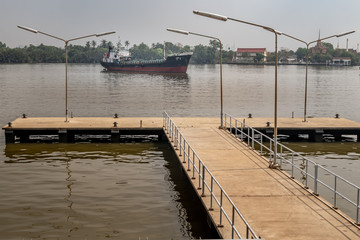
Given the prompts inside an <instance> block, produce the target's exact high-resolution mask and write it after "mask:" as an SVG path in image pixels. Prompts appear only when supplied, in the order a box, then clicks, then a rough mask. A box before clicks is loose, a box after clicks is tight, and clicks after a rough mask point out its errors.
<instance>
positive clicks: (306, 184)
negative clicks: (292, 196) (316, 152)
mask: <svg viewBox="0 0 360 240" xmlns="http://www.w3.org/2000/svg"><path fill="white" fill-rule="evenodd" d="M308 166H309V161H308V160H307V159H306V160H305V188H308Z"/></svg>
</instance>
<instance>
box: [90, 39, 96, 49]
mask: <svg viewBox="0 0 360 240" xmlns="http://www.w3.org/2000/svg"><path fill="white" fill-rule="evenodd" d="M91 46H92V47H93V48H95V47H96V42H95V40H92V41H91Z"/></svg>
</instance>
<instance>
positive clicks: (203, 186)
mask: <svg viewBox="0 0 360 240" xmlns="http://www.w3.org/2000/svg"><path fill="white" fill-rule="evenodd" d="M202 173H203V177H202V193H201V196H202V197H205V165H203V166H202Z"/></svg>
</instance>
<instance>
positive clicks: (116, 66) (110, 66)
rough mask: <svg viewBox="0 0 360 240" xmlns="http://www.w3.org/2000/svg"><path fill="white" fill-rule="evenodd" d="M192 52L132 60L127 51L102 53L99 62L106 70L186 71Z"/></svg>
mask: <svg viewBox="0 0 360 240" xmlns="http://www.w3.org/2000/svg"><path fill="white" fill-rule="evenodd" d="M191 56H192V53H191V52H189V53H180V54H172V55H168V56H167V57H166V58H165V59H157V60H133V59H132V58H131V55H130V53H129V52H128V51H120V52H115V51H111V50H109V52H107V53H104V56H103V59H102V61H101V62H100V63H101V65H102V66H103V67H104V68H105V70H106V71H116V72H117V71H122V72H157V73H186V70H187V67H188V64H189V61H190V58H191Z"/></svg>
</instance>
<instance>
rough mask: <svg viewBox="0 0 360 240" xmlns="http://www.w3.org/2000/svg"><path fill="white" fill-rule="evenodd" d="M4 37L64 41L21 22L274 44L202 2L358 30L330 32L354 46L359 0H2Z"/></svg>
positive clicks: (291, 26)
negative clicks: (183, 32)
mask: <svg viewBox="0 0 360 240" xmlns="http://www.w3.org/2000/svg"><path fill="white" fill-rule="evenodd" d="M0 3H1V5H0V6H1V7H0V30H1V35H0V36H1V37H0V41H1V42H3V43H5V44H6V45H8V46H9V47H18V46H24V45H29V44H33V45H39V44H40V43H43V44H45V45H55V46H63V43H62V42H61V41H59V40H56V39H52V38H49V37H47V36H44V35H40V34H34V33H31V32H27V31H24V30H21V29H19V28H17V25H23V26H27V27H30V28H34V29H37V30H39V31H42V32H46V33H49V34H53V35H56V36H58V37H61V38H64V39H71V38H75V37H80V36H84V35H89V34H93V33H101V32H106V31H116V34H114V35H110V36H105V37H101V38H95V37H93V38H88V39H87V40H83V41H82V40H79V41H76V42H75V41H74V42H73V44H85V42H86V41H92V40H95V41H96V42H97V43H100V41H101V39H106V40H108V41H109V40H110V41H112V42H113V43H114V44H116V42H118V39H119V38H120V39H121V41H122V43H124V42H125V41H126V40H128V41H129V42H130V45H131V46H132V45H133V44H139V43H141V42H144V43H146V44H151V43H157V42H163V41H170V42H173V43H181V44H183V45H186V44H188V45H191V46H194V45H197V44H207V43H208V42H209V39H206V38H201V37H197V36H186V35H180V34H175V33H172V32H168V31H166V28H178V29H183V30H187V31H191V32H196V33H200V34H205V35H212V36H214V37H218V38H220V39H221V40H222V42H223V43H224V46H225V47H226V48H228V47H230V48H231V49H235V48H238V47H266V48H267V50H270V51H273V50H274V35H273V34H272V33H270V32H267V31H265V30H263V29H261V28H256V27H253V26H249V25H245V24H241V23H237V22H234V21H227V22H222V21H217V20H213V19H209V18H205V17H201V16H198V15H195V14H193V12H192V11H193V10H202V11H207V12H213V13H217V14H221V15H225V16H228V17H232V18H237V19H241V20H244V21H249V22H254V23H257V24H261V25H266V26H269V27H272V28H274V29H276V30H278V31H280V32H285V33H288V34H290V35H293V36H296V37H298V38H300V39H303V40H305V41H307V42H309V41H313V40H316V39H317V38H318V35H319V30H320V31H321V37H326V36H330V35H334V34H339V33H342V32H347V31H351V30H355V31H356V33H354V34H352V35H349V36H346V37H343V38H341V39H339V40H338V39H337V38H334V39H333V40H329V42H331V43H332V44H333V45H334V47H336V45H337V43H338V41H339V44H340V48H345V47H346V39H347V38H348V39H349V48H354V49H356V48H357V44H358V43H360V14H359V12H360V0H296V1H295V0H217V1H215V0H181V1H174V0H106V1H100V0H97V1H95V0H0ZM278 46H279V48H280V47H286V48H289V49H292V50H296V49H297V48H298V47H300V46H301V47H304V45H302V44H301V43H298V42H296V41H294V40H290V39H288V38H286V37H284V36H280V37H279V42H278Z"/></svg>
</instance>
